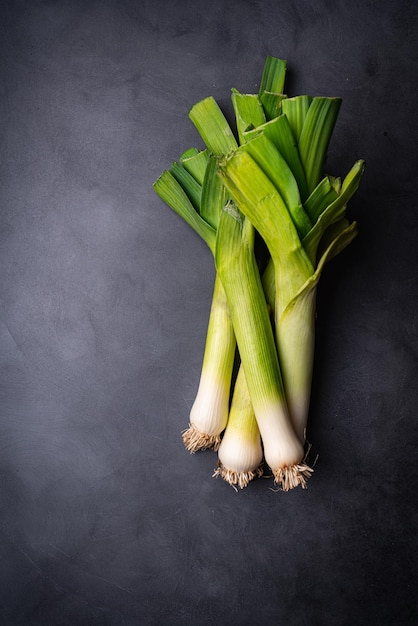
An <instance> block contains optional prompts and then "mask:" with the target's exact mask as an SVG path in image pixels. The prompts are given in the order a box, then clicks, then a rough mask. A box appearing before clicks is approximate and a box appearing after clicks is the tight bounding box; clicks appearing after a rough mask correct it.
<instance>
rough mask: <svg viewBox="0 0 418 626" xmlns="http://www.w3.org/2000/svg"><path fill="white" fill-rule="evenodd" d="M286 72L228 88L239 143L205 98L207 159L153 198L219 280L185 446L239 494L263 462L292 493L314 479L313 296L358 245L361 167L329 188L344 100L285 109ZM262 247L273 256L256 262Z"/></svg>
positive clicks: (176, 172) (195, 154)
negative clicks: (182, 227) (204, 253)
mask: <svg viewBox="0 0 418 626" xmlns="http://www.w3.org/2000/svg"><path fill="white" fill-rule="evenodd" d="M285 71H286V62H285V61H283V60H280V59H276V58H274V57H268V58H267V60H266V63H265V66H264V70H263V75H262V80H261V84H260V90H259V93H258V94H241V93H239V92H238V90H236V89H233V90H232V105H233V110H234V113H235V120H236V136H235V134H234V132H233V131H232V130H231V127H230V126H229V124H228V122H227V121H226V118H225V116H224V115H223V113H222V111H221V109H220V108H219V106H218V104H217V103H216V101H215V100H214V99H213V98H212V97H208V98H205V99H204V100H201V101H200V102H198V103H196V104H195V105H194V106H193V107H192V108H191V110H190V111H189V117H190V119H191V121H192V122H193V124H194V125H195V127H196V129H197V130H198V132H199V134H200V136H201V138H202V139H203V142H204V144H205V148H204V149H203V150H198V149H197V148H192V149H189V150H187V151H186V152H184V153H183V154H182V155H181V157H180V159H179V161H178V162H176V163H174V164H172V166H171V168H170V169H169V170H167V171H165V172H163V174H162V175H161V176H160V178H159V179H158V180H157V181H156V183H155V184H154V189H155V191H156V192H157V194H158V195H159V196H160V197H161V198H162V199H163V200H164V201H165V202H166V203H167V204H168V205H169V206H170V207H171V208H172V209H173V210H175V211H176V212H177V213H178V214H179V215H180V216H181V217H182V218H183V219H184V220H185V221H186V222H187V223H188V224H189V225H190V226H191V227H192V228H193V229H194V230H195V231H196V232H197V233H198V234H199V235H200V236H201V237H202V238H203V240H204V241H205V242H206V244H207V245H208V247H209V248H210V250H211V252H212V254H213V257H214V262H215V268H216V279H215V286H214V293H213V299H212V306H211V310H210V315H209V323H208V332H207V338H206V346H205V353H204V358H203V365H202V371H201V378H200V382H199V388H198V393H197V396H196V399H195V402H194V404H193V407H192V410H191V413H190V418H189V420H190V424H189V428H188V429H187V430H186V431H185V432H184V433H183V440H184V443H185V445H186V448H187V449H188V450H190V451H191V452H195V451H197V450H199V449H204V448H208V447H212V448H214V449H215V450H218V464H217V467H216V469H215V472H214V476H221V477H222V478H224V479H225V480H226V481H227V482H228V483H229V484H231V485H232V486H234V487H235V486H236V485H237V486H238V487H240V488H243V487H245V486H246V485H247V484H248V483H249V482H250V481H251V480H252V479H253V478H256V477H258V476H260V475H261V474H262V472H263V469H262V463H263V459H264V460H265V462H266V463H267V465H268V466H269V467H270V469H271V471H272V474H273V477H274V482H275V484H277V485H279V487H281V488H282V489H283V490H285V491H287V490H288V489H291V488H293V487H296V486H298V485H301V486H302V487H303V488H305V487H306V486H307V480H308V478H309V477H310V476H311V474H312V472H313V469H312V467H310V466H309V464H308V463H307V461H306V458H305V451H304V446H305V440H306V428H307V419H308V412H309V401H310V391H311V380H312V369H313V356H314V340H315V311H316V295H317V286H318V282H319V279H320V276H321V273H322V270H323V267H324V265H325V264H326V262H327V261H328V260H330V259H331V258H332V257H333V256H335V255H336V254H337V253H338V252H340V251H341V250H342V249H343V248H345V247H346V246H347V245H348V244H349V243H350V242H351V241H352V239H353V238H354V237H355V235H356V233H357V224H356V223H355V222H353V223H351V224H350V223H349V221H348V220H347V218H346V205H347V202H348V200H349V199H350V198H351V197H352V195H353V194H354V193H355V191H356V190H357V188H358V186H359V183H360V179H361V176H362V173H363V170H364V162H363V161H357V162H356V163H355V165H354V166H353V168H352V169H351V170H350V172H349V173H348V174H347V176H346V177H345V179H344V181H343V182H342V183H341V180H340V179H339V178H336V177H333V176H324V174H323V166H324V163H325V159H326V154H327V149H328V145H329V142H330V140H331V135H332V132H333V130H334V127H335V124H336V120H337V116H338V112H339V109H340V106H341V100H340V99H339V98H329V97H313V98H312V97H310V96H307V95H303V96H297V97H294V98H287V97H286V96H285V95H284V94H283V87H284V79H285ZM258 239H261V240H263V241H264V244H265V246H264V247H263V246H262V247H261V249H263V250H264V251H265V250H267V251H268V258H264V257H261V256H260V255H258V254H256V250H257V251H258V247H257V246H256V245H255V242H256V240H257V241H258ZM236 348H237V349H238V356H239V359H240V363H241V364H240V368H239V371H238V375H237V376H236V378H235V379H234V378H233V364H234V359H235V357H236ZM231 392H233V393H232V400H231V403H230V401H229V398H230V396H231ZM222 433H223V435H222Z"/></svg>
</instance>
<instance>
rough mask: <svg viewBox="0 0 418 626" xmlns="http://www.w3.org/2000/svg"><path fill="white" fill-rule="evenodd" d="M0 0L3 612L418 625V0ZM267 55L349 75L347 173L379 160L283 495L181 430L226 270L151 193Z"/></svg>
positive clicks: (131, 621) (331, 300)
mask: <svg viewBox="0 0 418 626" xmlns="http://www.w3.org/2000/svg"><path fill="white" fill-rule="evenodd" d="M0 6H1V12H0V23H1V27H0V28H1V35H0V41H1V51H0V61H1V81H0V91H1V104H0V106H1V115H0V119H1V203H0V210H1V222H0V229H1V239H0V254H1V312H0V334H1V344H0V364H1V377H0V403H1V405H0V410H1V419H0V478H1V495H0V507H1V517H0V538H1V543H0V578H1V580H0V582H1V584H0V624H1V625H2V626H3V625H5V626H9V625H10V626H15V625H16V626H20V625H22V626H32V625H38V624H39V625H42V626H69V625H73V624H75V625H82V626H84V625H86V626H87V625H88V626H90V625H92V626H96V625H97V626H99V625H100V626H119V625H120V626H122V625H123V626H133V625H145V626H152V625H160V624H164V625H172V626H174V625H182V624H185V625H189V624H190V625H196V626H203V625H208V626H212V625H213V626H214V625H234V624H238V625H242V626H250V625H253V624H261V625H267V626H270V625H279V626H282V625H283V626H313V625H315V626H334V625H345V624H350V625H351V624H356V625H362V624H377V625H382V626H386V625H392V624H393V625H398V624H400V625H404V624H405V625H412V624H415V623H416V621H415V620H416V619H417V613H416V600H415V598H416V583H417V579H416V571H417V565H418V563H417V558H416V548H417V544H416V534H415V533H416V530H417V526H416V522H417V516H416V507H415V500H416V478H417V469H416V457H417V443H418V442H417V426H416V423H417V407H418V392H417V354H418V342H417V295H418V289H417V260H418V259H417V235H418V228H417V225H418V220H417V211H418V207H417V199H416V198H417V184H418V180H417V169H416V162H414V156H415V151H416V146H417V140H418V133H417V123H416V119H417V117H416V109H417V91H416V80H417V75H418V63H417V27H418V20H417V9H416V4H415V3H414V2H412V0H411V1H407V0H396V1H395V0H393V1H389V0H386V1H383V2H373V1H364V2H360V1H359V0H354V1H351V2H346V1H343V0H340V1H333V2H331V1H330V0H328V1H327V0H312V1H310V2H308V1H305V0H298V1H295V2H292V1H290V0H283V1H278V2H267V1H263V0H254V1H241V2H240V1H238V0H235V1H229V2H228V1H227V2H222V1H220V0H211V1H210V2H209V1H207V0H206V1H205V2H200V1H199V0H194V1H193V2H191V1H190V2H188V1H184V2H179V1H176V2H168V1H166V2H163V1H159V0H151V1H144V2H139V1H138V2H135V1H133V0H132V1H129V0H121V1H118V0H113V1H112V0H107V1H102V2H100V1H97V2H94V1H86V0H83V1H81V0H80V1H79V2H78V1H67V2H66V1H64V0H57V1H55V2H54V1H53V0H50V1H44V2H41V1H40V0H33V1H29V0H27V1H24V0H23V1H22V0H16V1H14V2H1V3H0ZM267 54H271V55H274V56H278V57H281V58H285V59H287V60H288V66H289V75H288V81H287V92H288V93H289V94H290V95H297V94H301V93H310V94H312V95H330V96H342V98H343V101H344V102H343V108H342V110H341V114H340V117H339V121H338V125H337V128H336V131H335V134H334V138H333V140H332V144H331V146H330V152H329V158H328V162H327V171H329V172H330V173H332V174H344V173H346V171H347V170H348V169H349V167H350V166H351V165H352V163H353V162H354V161H355V160H356V159H358V158H364V159H366V161H367V170H366V174H365V177H364V180H363V182H362V185H361V189H360V191H359V193H358V194H357V196H356V197H355V199H353V201H352V202H351V204H350V216H351V218H353V219H354V218H355V219H357V220H358V223H359V228H360V234H359V237H358V238H357V239H356V241H355V242H354V243H353V244H352V245H351V246H350V247H349V248H348V249H347V250H346V251H344V253H343V254H342V255H341V256H340V257H338V258H337V259H335V260H334V261H333V262H332V264H330V265H329V267H328V268H327V270H326V272H325V274H324V276H323V278H322V280H321V285H320V289H319V295H318V327H317V337H318V344H317V352H316V364H315V378H314V391H313V397H312V404H311V415H310V422H309V432H308V438H309V440H310V441H311V442H312V444H313V448H312V450H313V454H314V455H316V454H319V459H318V462H317V465H316V467H315V473H314V475H313V477H312V479H311V481H310V484H309V488H308V490H307V491H302V490H295V491H293V492H291V493H288V494H284V493H275V492H274V491H272V490H271V487H272V484H271V482H270V480H268V479H265V480H264V479H261V480H259V481H257V482H255V483H252V484H251V485H250V486H249V487H248V488H247V489H246V490H244V491H241V492H239V493H235V491H234V490H233V489H232V488H230V487H229V486H228V485H227V484H226V483H224V482H223V481H222V480H220V479H216V480H215V479H212V478H211V473H212V470H213V468H214V465H215V461H216V457H215V455H214V454H213V453H211V452H207V453H203V454H200V455H194V456H191V455H189V454H188V453H186V452H185V450H184V449H183V444H182V441H181V437H180V433H181V431H182V430H183V429H184V428H185V427H186V425H187V420H188V413H189V409H190V406H191V404H192V402H193V399H194V396H195V393H196V390H197V383H198V379H199V374H200V366H201V359H202V354H203V347H204V341H205V332H206V324H207V319H208V311H209V305H210V300H211V293H212V285H213V279H214V269H213V261H212V258H211V256H210V253H209V251H208V250H207V249H206V248H205V245H204V244H203V243H202V241H201V240H200V239H199V238H198V237H197V236H196V235H194V233H193V232H192V231H191V230H190V229H189V228H188V227H187V226H186V225H185V224H184V223H183V222H182V220H180V219H179V218H178V217H177V216H176V215H174V214H173V213H172V212H171V211H170V210H169V209H168V208H167V207H165V205H164V204H163V203H162V202H161V201H160V200H159V198H158V197H157V196H156V195H155V194H154V192H153V190H152V183H153V181H154V180H155V179H156V178H157V176H158V175H159V174H160V173H161V171H162V170H163V169H164V168H166V167H168V166H169V165H170V163H171V161H172V160H174V159H175V158H177V157H178V156H179V154H180V152H182V151H183V150H184V149H186V148H188V147H190V146H193V145H196V146H197V147H202V144H201V142H200V140H199V137H198V135H197V133H196V131H195V130H194V128H193V127H192V125H191V123H190V122H189V121H188V118H187V112H188V109H189V108H190V106H191V105H192V104H194V103H195V102H197V101H198V100H200V99H201V98H204V97H206V96H207V95H213V96H215V97H216V98H217V99H218V101H219V103H220V104H221V106H222V107H223V108H224V110H225V112H226V113H227V115H228V116H230V114H231V106H230V100H229V97H230V88H231V87H236V88H237V89H239V90H241V91H244V92H251V93H254V92H256V91H257V89H258V85H259V80H260V77H261V71H262V67H263V64H264V60H265V57H266V55H267Z"/></svg>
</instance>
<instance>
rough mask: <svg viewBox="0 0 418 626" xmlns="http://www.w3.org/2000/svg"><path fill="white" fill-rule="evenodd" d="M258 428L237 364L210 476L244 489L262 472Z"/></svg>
mask: <svg viewBox="0 0 418 626" xmlns="http://www.w3.org/2000/svg"><path fill="white" fill-rule="evenodd" d="M262 464H263V449H262V446H261V438H260V431H259V429H258V426H257V422H256V419H255V415H254V409H253V405H252V403H251V399H250V395H249V393H248V387H247V381H246V380H245V374H244V369H243V368H242V367H240V368H239V371H238V375H237V379H236V381H235V387H234V394H233V397H232V403H231V409H230V412H229V419H228V424H227V427H226V430H225V432H224V435H223V437H222V442H221V445H220V447H219V450H218V465H217V467H216V469H215V472H214V474H213V476H214V477H215V476H221V478H223V479H224V480H225V481H226V482H227V483H228V484H230V485H231V486H232V487H235V486H236V485H237V486H238V487H240V489H244V487H246V486H247V485H248V483H249V482H250V481H251V480H254V478H258V477H260V476H262V475H263V465H262Z"/></svg>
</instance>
